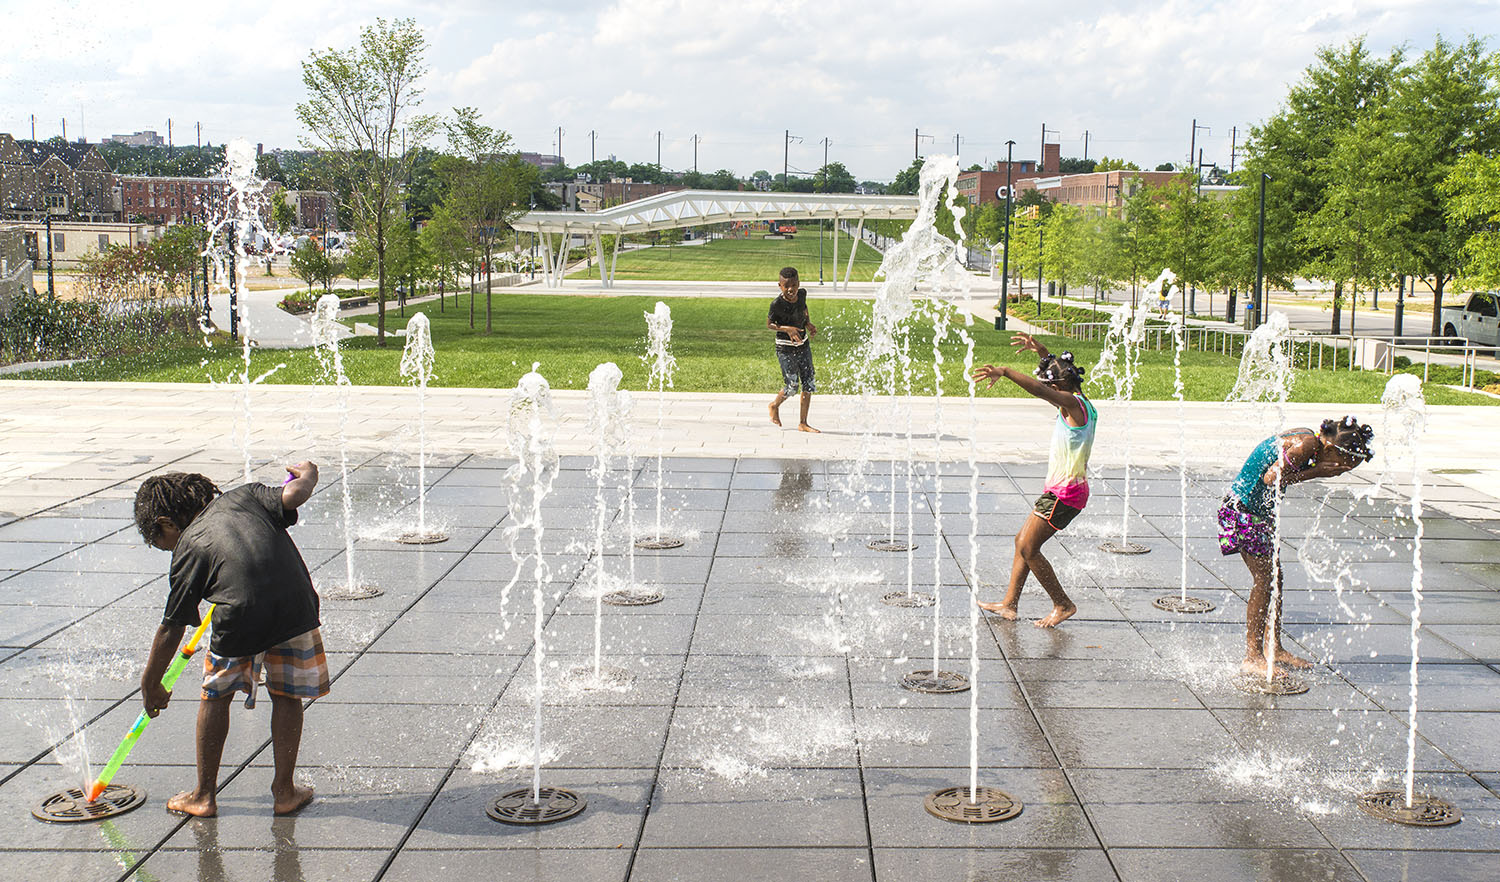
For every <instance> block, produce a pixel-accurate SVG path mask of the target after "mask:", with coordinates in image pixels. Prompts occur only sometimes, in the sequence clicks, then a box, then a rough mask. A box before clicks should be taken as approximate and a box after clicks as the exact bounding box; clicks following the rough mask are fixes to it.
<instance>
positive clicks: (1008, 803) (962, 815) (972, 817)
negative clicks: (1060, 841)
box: [922, 787, 1024, 824]
mask: <svg viewBox="0 0 1500 882" xmlns="http://www.w3.org/2000/svg"><path fill="white" fill-rule="evenodd" d="M969 797H970V791H969V788H967V787H944V788H943V789H942V790H938V791H935V792H933V793H929V794H928V795H927V798H926V799H924V800H922V804H923V805H925V806H926V807H927V813H928V814H930V815H932V816H933V817H938V818H942V819H943V820H945V821H957V822H958V823H960V824H992V823H994V822H995V821H1008V820H1010V819H1011V818H1014V817H1015V816H1016V815H1019V814H1020V813H1021V809H1022V808H1023V807H1024V806H1022V804H1021V801H1020V800H1019V799H1016V798H1015V797H1013V796H1011V795H1010V794H1009V793H1006V792H1005V791H1004V790H996V789H995V788H993V787H980V788H979V789H978V790H977V791H975V792H974V797H975V798H973V799H970V798H969Z"/></svg>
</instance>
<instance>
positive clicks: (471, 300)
mask: <svg viewBox="0 0 1500 882" xmlns="http://www.w3.org/2000/svg"><path fill="white" fill-rule="evenodd" d="M469 330H471V331H472V330H474V264H472V263H471V264H469Z"/></svg>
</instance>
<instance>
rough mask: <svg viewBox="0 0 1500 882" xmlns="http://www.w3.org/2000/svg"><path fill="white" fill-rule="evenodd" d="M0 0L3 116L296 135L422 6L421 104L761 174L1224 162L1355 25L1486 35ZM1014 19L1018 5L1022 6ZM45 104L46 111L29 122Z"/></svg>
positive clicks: (897, 12) (529, 139) (998, 11)
mask: <svg viewBox="0 0 1500 882" xmlns="http://www.w3.org/2000/svg"><path fill="white" fill-rule="evenodd" d="M141 6H142V4H122V3H117V2H105V0H52V2H49V3H39V4H38V3H33V4H18V3H12V4H10V5H9V6H8V7H7V9H6V13H5V16H6V23H7V31H8V32H9V33H10V34H19V35H22V36H21V37H20V38H19V39H14V38H13V39H12V40H11V41H10V43H9V44H8V45H7V55H6V58H5V59H4V60H3V61H0V131H12V132H25V131H26V130H27V125H28V116H29V114H32V113H35V114H36V116H37V117H38V120H39V125H38V134H39V135H41V136H43V137H46V136H50V135H52V134H55V133H56V131H57V126H58V119H59V118H60V117H61V116H64V115H66V116H68V117H69V120H70V126H69V134H70V135H72V134H76V132H77V129H76V128H75V126H76V124H77V123H76V122H75V121H76V119H77V117H78V115H79V114H80V113H81V114H82V115H83V116H84V117H85V118H86V120H87V126H88V134H89V135H90V137H92V138H98V137H99V136H100V135H101V134H109V133H111V132H116V131H122V132H128V131H135V130H136V129H141V128H156V129H158V130H161V129H163V128H164V127H165V120H166V119H167V118H168V117H171V118H173V119H174V120H175V121H176V123H177V132H178V133H179V134H178V140H179V141H182V140H186V139H185V138H184V137H183V135H182V133H185V132H188V131H190V129H191V125H192V122H195V121H199V120H201V121H202V122H203V123H204V126H205V131H206V134H208V136H209V137H210V139H211V140H213V141H215V142H218V141H223V140H225V139H227V138H229V137H236V136H242V137H246V138H248V139H249V140H251V141H262V142H265V143H266V144H267V145H284V146H292V145H294V144H295V143H296V142H297V138H298V134H299V133H298V131H297V124H296V120H295V115H294V113H293V109H294V107H295V105H296V104H297V102H298V101H300V100H302V98H303V94H302V86H301V78H300V68H299V62H300V61H301V60H302V59H304V58H305V57H306V56H307V53H308V51H309V50H310V49H313V48H327V47H329V46H337V47H345V46H348V45H351V44H352V43H353V41H354V40H355V38H356V37H357V34H358V30H359V27H360V26H361V25H362V24H365V23H368V22H370V21H372V20H373V19H374V17H375V16H377V15H381V16H385V17H387V18H390V17H406V16H411V17H414V18H416V20H417V21H418V23H419V24H420V25H421V26H422V27H423V28H424V30H425V32H426V34H427V35H428V37H429V39H430V41H431V47H430V50H429V53H428V56H427V60H428V64H429V67H430V68H431V76H430V77H429V78H428V80H427V82H426V84H425V85H426V88H427V94H426V101H427V103H426V108H427V109H428V110H432V111H435V112H442V111H446V110H447V109H448V108H450V107H452V106H455V105H473V106H475V107H478V108H479V109H480V110H481V111H482V112H483V113H484V114H485V116H486V118H487V119H488V120H489V121H490V122H491V123H492V124H494V125H496V126H498V127H500V128H503V129H506V130H508V131H509V132H511V133H512V135H513V136H514V137H515V139H516V143H517V145H518V146H519V147H521V148H523V149H531V150H550V149H552V146H553V144H554V142H555V139H556V137H557V135H556V132H557V129H558V127H562V128H563V130H564V136H563V146H564V153H565V154H567V155H568V158H569V159H570V160H571V161H574V162H576V161H578V160H579V158H580V157H583V158H585V159H586V158H587V150H588V145H589V139H588V137H587V133H588V132H590V131H593V132H596V133H597V142H596V143H597V149H598V153H599V155H610V154H616V155H618V156H620V157H621V158H623V159H626V160H627V161H652V160H654V159H655V156H656V136H655V133H656V132H657V131H661V132H662V133H663V137H662V160H663V162H664V163H665V164H666V165H668V166H671V167H678V168H681V167H686V166H688V165H690V164H691V162H692V155H693V154H692V148H693V143H692V140H691V136H692V135H693V134H695V133H696V134H698V135H700V136H702V138H703V140H702V142H701V144H700V145H699V157H698V158H699V166H700V168H704V167H706V168H719V167H729V168H733V169H735V170H737V171H740V172H742V173H743V172H750V171H753V170H755V169H756V168H772V167H775V168H780V166H781V162H782V151H783V132H784V131H785V130H790V131H791V132H792V134H793V135H797V136H800V137H801V138H802V141H801V142H799V143H793V144H792V145H791V147H790V151H789V152H790V157H789V159H790V164H791V165H792V166H793V167H795V168H803V169H812V168H815V167H816V166H817V165H818V164H819V163H821V162H822V155H823V148H822V145H821V144H820V143H818V142H820V141H821V140H822V139H823V138H825V137H826V138H828V139H830V140H831V142H832V144H831V147H830V151H829V156H830V158H831V159H838V160H840V161H842V162H844V163H845V164H846V165H848V166H849V167H850V168H851V170H853V171H854V172H855V174H856V175H857V176H859V177H861V178H889V177H890V176H891V175H893V174H894V173H895V172H896V171H898V170H899V169H900V168H901V167H903V166H904V165H905V164H906V163H907V162H909V161H910V157H911V153H912V132H913V129H920V130H921V131H922V133H923V134H930V135H931V136H932V137H933V141H932V142H929V143H924V145H923V149H924V151H925V150H944V151H946V150H951V149H952V147H951V145H952V143H953V135H954V133H955V132H957V133H960V134H962V136H963V138H964V146H963V154H964V156H963V159H964V162H965V163H966V164H967V163H969V162H978V161H981V160H985V159H988V160H990V161H993V160H995V159H996V158H998V157H1002V156H1003V155H1004V149H1005V148H1004V146H1003V145H1004V142H1005V140H1006V139H1007V138H1013V139H1015V140H1016V141H1017V142H1018V144H1017V154H1018V155H1021V156H1027V157H1029V156H1033V155H1035V154H1036V152H1037V146H1036V143H1037V136H1038V132H1039V130H1040V128H1041V126H1042V124H1043V122H1044V121H1045V123H1046V124H1047V126H1048V127H1049V128H1050V129H1057V130H1059V134H1058V135H1056V136H1055V137H1058V138H1060V139H1061V140H1062V142H1063V152H1064V154H1065V155H1078V154H1081V152H1082V146H1083V141H1082V139H1083V133H1084V132H1085V131H1088V132H1089V133H1090V151H1089V152H1090V155H1093V156H1098V155H1100V154H1102V153H1109V154H1111V155H1123V156H1124V157H1126V158H1129V159H1134V160H1136V161H1138V162H1141V163H1142V164H1150V165H1155V164H1156V163H1158V162H1162V161H1168V160H1179V159H1182V158H1184V157H1185V155H1186V150H1187V142H1188V135H1189V133H1190V124H1191V120H1192V119H1194V118H1197V119H1198V120H1199V121H1200V122H1202V123H1204V124H1206V125H1209V126H1212V132H1211V133H1210V134H1204V133H1200V136H1199V141H1200V143H1201V144H1202V145H1203V146H1204V148H1205V154H1204V155H1205V158H1206V159H1217V160H1219V161H1221V162H1222V161H1225V160H1227V158H1228V148H1229V132H1230V128H1231V127H1238V128H1239V129H1240V131H1241V132H1243V130H1244V128H1245V126H1246V125H1247V124H1249V123H1252V122H1255V121H1258V120H1260V119H1262V118H1264V117H1265V116H1266V115H1268V114H1270V113H1272V112H1274V111H1275V109H1276V107H1277V105H1278V104H1279V102H1280V100H1281V98H1282V96H1283V95H1284V94H1285V91H1286V85H1287V84H1288V83H1289V82H1292V81H1295V80H1296V79H1297V78H1298V77H1299V76H1300V74H1301V71H1302V69H1303V68H1305V67H1306V66H1307V65H1308V64H1309V63H1311V61H1312V60H1313V53H1314V52H1315V51H1316V49H1317V48H1318V47H1319V46H1320V45H1324V44H1327V43H1338V42H1342V41H1344V40H1346V39H1349V38H1351V37H1353V36H1356V35H1359V34H1365V35H1366V36H1367V38H1368V41H1369V43H1370V45H1371V47H1372V49H1374V50H1375V51H1384V50H1385V49H1386V48H1388V47H1390V46H1392V45H1396V44H1400V43H1410V44H1412V45H1413V46H1415V47H1416V49H1417V51H1420V50H1421V48H1423V47H1425V46H1426V45H1429V44H1430V42H1431V39H1432V35H1433V33H1434V32H1439V31H1440V32H1442V33H1445V34H1447V35H1448V36H1450V37H1459V36H1462V35H1463V34H1464V33H1466V32H1468V31H1470V30H1476V31H1478V32H1479V33H1481V34H1483V33H1493V32H1495V31H1496V30H1500V16H1497V15H1496V13H1495V9H1494V6H1493V5H1492V4H1491V3H1487V2H1483V0H1335V5H1331V6H1323V7H1320V6H1317V5H1316V4H1308V3H1306V2H1303V0H1297V2H1294V0H1264V2H1257V3H1242V2H1229V0H1209V2H1194V0H1155V2H1142V0H1133V2H1132V0H1125V2H1106V0H1077V2H1075V3H1073V4H1069V5H1062V4H1054V5H1053V6H1040V7H1038V6H1034V5H1033V6H1029V7H1026V8H1025V9H1019V8H1018V7H1016V6H1014V5H1012V4H1005V5H1004V7H1003V8H1001V7H1000V6H999V5H998V4H995V3H994V2H993V0H939V2H935V3H927V4H922V5H916V6H914V5H912V4H907V3H896V2H893V0H869V2H857V0H745V2H741V3H705V2H696V0H613V2H598V0H572V2H561V3H553V4H549V5H548V6H547V7H546V8H545V9H539V8H538V7H537V6H536V5H535V4H531V3H520V2H515V0H508V2H502V3H498V4H496V3H490V2H483V0H446V2H438V0H422V2H418V3H412V2H408V3H397V2H390V0H373V2H370V0H366V2H360V3H355V2H354V0H315V2H311V3H309V2H305V0H262V2H260V3H257V4H254V5H252V6H248V7H247V6H245V5H244V4H229V5H224V4H201V3H197V2H189V0H160V2H155V3H152V4H149V8H147V9H144V10H143V9H142V8H141ZM1028 15H1030V16H1032V17H1030V18H1028V17H1027V16H1028ZM43 121H45V122H43Z"/></svg>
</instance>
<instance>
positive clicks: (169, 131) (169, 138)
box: [167, 116, 172, 159]
mask: <svg viewBox="0 0 1500 882" xmlns="http://www.w3.org/2000/svg"><path fill="white" fill-rule="evenodd" d="M167 158H168V159H171V158H172V118H171V117H170V116H169V117H167Z"/></svg>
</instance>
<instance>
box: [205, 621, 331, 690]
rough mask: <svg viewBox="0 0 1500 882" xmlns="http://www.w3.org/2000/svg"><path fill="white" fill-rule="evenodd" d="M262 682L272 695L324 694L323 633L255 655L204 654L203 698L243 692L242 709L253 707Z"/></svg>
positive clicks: (314, 631)
mask: <svg viewBox="0 0 1500 882" xmlns="http://www.w3.org/2000/svg"><path fill="white" fill-rule="evenodd" d="M261 683H265V685H266V691H267V692H270V693H271V694H272V695H284V696H287V697H289V698H322V697H323V696H325V695H327V694H328V660H327V659H326V658H324V657H323V635H322V633H321V632H320V631H319V630H318V629H317V628H313V629H312V630H311V631H308V632H306V633H305V634H298V635H297V636H296V637H293V638H292V639H290V640H288V641H286V642H285V643H278V644H276V645H275V646H273V647H271V648H270V649H268V650H266V651H265V652H262V653H260V654H258V655H245V656H222V655H214V654H213V653H212V652H209V653H206V657H205V658H204V660H203V697H204V698H227V697H229V696H231V695H233V694H234V693H236V692H241V691H243V692H244V693H245V707H255V690H256V688H257V687H258V686H259V685H260V684H261Z"/></svg>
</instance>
